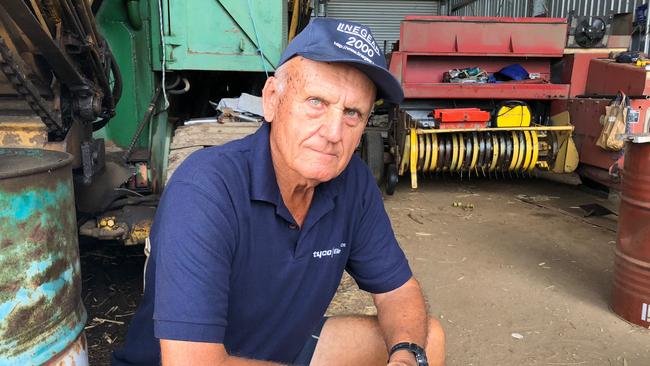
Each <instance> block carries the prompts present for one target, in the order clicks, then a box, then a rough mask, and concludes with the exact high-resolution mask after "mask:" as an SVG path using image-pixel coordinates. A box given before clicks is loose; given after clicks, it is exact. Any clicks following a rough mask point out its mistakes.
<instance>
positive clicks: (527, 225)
mask: <svg viewBox="0 0 650 366" xmlns="http://www.w3.org/2000/svg"><path fill="white" fill-rule="evenodd" d="M458 201H460V202H463V203H471V204H473V205H474V208H473V209H470V210H465V209H462V208H457V207H453V202H458ZM587 203H601V204H604V205H606V204H607V203H608V201H606V200H604V199H602V198H599V197H598V196H596V195H592V194H588V193H586V192H584V191H582V190H579V189H578V188H577V187H572V186H568V185H562V184H558V183H554V182H549V181H546V180H542V179H525V180H473V181H467V180H464V181H460V180H457V179H447V180H440V179H437V180H435V179H429V180H424V179H423V180H421V181H420V187H419V189H418V190H415V191H412V190H411V189H410V186H409V182H406V181H402V182H400V185H399V187H398V190H397V192H396V194H395V195H394V196H388V197H386V200H385V204H386V209H387V211H388V213H389V215H390V216H391V220H392V222H393V226H394V229H395V232H396V235H397V238H398V240H399V241H400V243H401V245H402V247H403V248H404V250H405V252H406V253H407V256H408V257H409V260H410V263H411V265H412V267H413V270H414V272H415V274H416V276H417V278H418V279H419V281H420V282H421V284H422V287H423V289H424V292H425V295H426V296H427V299H428V302H429V304H430V310H431V314H433V315H435V316H437V317H438V318H439V319H440V320H441V322H442V324H443V326H444V328H445V330H446V333H447V342H448V343H447V344H448V347H447V360H448V361H447V365H448V366H454V365H490V366H493V365H500V366H506V365H594V366H596V365H608V366H609V365H625V366H647V365H650V331H648V330H646V329H642V328H641V327H638V326H635V325H631V324H629V323H627V322H626V321H624V320H622V319H620V318H618V317H617V316H616V315H615V314H614V313H612V312H611V311H610V309H609V296H610V291H611V286H612V267H613V260H614V255H613V248H614V246H615V240H616V232H615V231H616V216H613V215H610V216H606V217H600V218H596V219H584V218H582V212H583V211H582V210H581V209H579V208H577V206H578V205H580V204H587Z"/></svg>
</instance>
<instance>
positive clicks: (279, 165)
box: [263, 57, 375, 184]
mask: <svg viewBox="0 0 650 366" xmlns="http://www.w3.org/2000/svg"><path fill="white" fill-rule="evenodd" d="M280 74H281V75H278V77H277V78H270V79H269V80H268V81H267V83H266V85H265V87H264V95H263V98H264V99H263V100H264V115H265V118H266V120H267V121H269V122H271V140H270V143H271V152H272V154H273V155H272V156H273V164H274V166H275V168H276V174H277V175H282V176H284V177H288V178H289V179H291V180H297V181H296V183H297V184H300V183H302V182H304V181H306V183H308V184H318V183H321V182H326V181H329V180H331V179H333V178H335V177H336V176H338V175H339V174H340V173H341V172H342V171H343V170H344V169H345V167H346V166H347V164H348V162H349V161H350V158H351V157H352V154H353V152H354V149H355V148H356V146H357V145H358V144H359V140H360V139H361V135H362V134H363V130H364V128H365V125H366V122H367V120H368V117H369V115H370V112H371V109H372V105H373V102H374V99H375V85H374V84H373V83H372V81H370V79H368V77H367V76H366V75H365V74H363V73H362V72H361V71H359V70H357V69H355V68H354V67H352V66H349V65H345V64H337V63H324V62H316V61H311V60H308V59H305V58H302V57H295V58H293V59H291V60H290V61H288V62H287V63H286V64H285V66H283V70H282V72H281V73H280Z"/></svg>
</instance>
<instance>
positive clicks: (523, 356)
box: [81, 178, 650, 366]
mask: <svg viewBox="0 0 650 366" xmlns="http://www.w3.org/2000/svg"><path fill="white" fill-rule="evenodd" d="M458 201H460V202H463V203H465V204H467V203H471V204H473V205H474V209H471V210H464V209H462V208H457V207H453V206H452V204H453V202H458ZM586 203H601V204H604V205H607V204H608V201H605V200H603V199H602V198H599V197H598V196H595V195H592V194H588V193H585V192H584V191H581V190H579V189H577V188H576V187H571V186H567V185H563V184H558V183H553V182H549V181H545V180H542V179H524V180H487V179H482V180H476V179H473V180H472V181H467V180H466V179H465V180H463V181H460V180H458V179H456V178H453V179H445V180H440V179H437V180H434V179H428V180H427V179H422V180H421V181H420V188H419V189H418V190H416V191H412V190H411V189H410V186H409V182H408V179H405V180H403V181H402V182H400V185H399V187H398V189H397V192H396V193H395V195H394V196H387V197H386V198H385V205H386V209H387V211H388V213H389V215H390V217H391V220H392V223H393V226H394V228H395V232H396V234H397V237H398V239H399V241H400V243H401V245H402V247H403V248H404V250H405V252H406V254H407V256H408V257H409V260H410V263H411V265H412V267H413V270H414V272H415V274H416V276H417V278H418V279H419V280H420V282H421V284H422V286H423V288H424V291H425V295H426V296H427V299H428V302H429V305H430V310H431V314H432V315H434V316H436V317H438V318H439V319H440V320H441V322H442V324H443V326H444V328H445V330H446V333H447V365H448V366H457V365H458V366H460V365H462V366H470V365H472V366H477V365H485V366H511V365H512V366H515V365H516V366H524V365H584V366H592V365H593V366H600V365H607V366H610V365H615V366H619V365H620V366H648V365H650V331H648V330H645V329H642V328H640V327H637V326H635V325H630V324H629V323H627V322H626V321H624V320H621V319H620V318H618V317H617V316H616V315H615V314H613V313H612V312H611V311H610V310H609V294H610V290H611V284H612V266H613V260H614V256H613V248H614V245H615V240H616V217H615V216H607V217H601V218H594V219H584V218H582V215H581V214H582V210H580V209H578V208H577V206H578V205H581V204H586ZM141 249H142V248H141V247H130V248H124V247H121V246H110V245H106V244H105V243H103V242H101V243H86V244H84V245H82V256H81V261H82V274H83V277H84V302H85V304H86V307H87V309H88V311H89V324H88V327H87V330H86V334H87V336H88V344H89V348H90V356H91V360H92V362H91V364H92V365H107V364H108V359H109V354H110V352H111V351H112V349H114V348H115V347H116V346H118V345H119V344H121V343H122V341H123V339H124V335H125V333H126V327H127V326H128V321H129V320H130V315H131V314H132V313H133V311H134V310H135V307H136V304H137V303H138V302H139V299H140V290H141V283H142V282H141V276H142V265H143V263H144V256H143V255H142V254H141ZM355 287H356V286H355V285H354V283H353V281H351V280H350V278H349V277H348V278H346V279H345V280H344V281H343V284H342V286H341V290H342V291H340V292H339V294H338V295H337V297H336V298H335V299H334V301H333V304H332V306H331V307H330V311H329V314H342V313H366V314H371V313H373V312H374V307H373V306H372V302H371V300H370V297H369V295H367V294H365V293H361V292H360V291H358V290H355ZM103 319H109V320H112V321H113V322H106V321H104V320H103ZM513 335H514V336H513ZM515 337H518V338H515ZM519 338H520V339H519Z"/></svg>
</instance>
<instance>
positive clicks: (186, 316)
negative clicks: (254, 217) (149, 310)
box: [152, 180, 237, 343]
mask: <svg viewBox="0 0 650 366" xmlns="http://www.w3.org/2000/svg"><path fill="white" fill-rule="evenodd" d="M221 185H223V183H222V184H221ZM223 188H224V189H223V192H224V193H222V195H225V192H226V189H225V187H223ZM210 191H211V192H212V193H211V194H208V193H207V192H206V190H205V189H203V188H201V187H199V186H198V185H196V184H194V183H193V182H186V181H180V180H172V181H171V182H170V184H169V185H168V186H167V187H166V188H165V192H164V195H163V198H162V199H161V202H160V205H159V207H158V211H157V214H156V218H155V223H154V228H153V229H152V234H153V233H154V232H155V235H152V239H153V243H152V245H153V246H155V248H156V255H155V258H156V280H155V300H154V316H153V318H154V335H155V336H156V337H157V338H162V339H174V340H185V341H195V342H212V343H223V339H224V334H225V329H226V326H227V313H228V292H229V277H230V270H231V268H230V266H231V259H232V255H233V250H234V243H236V237H237V230H236V227H237V226H236V224H235V222H234V221H235V219H234V217H235V216H236V215H235V212H234V208H233V205H232V203H231V202H232V201H231V200H230V199H229V198H228V197H218V196H219V190H218V189H216V190H214V191H215V192H216V193H215V192H213V190H212V189H211V190H210Z"/></svg>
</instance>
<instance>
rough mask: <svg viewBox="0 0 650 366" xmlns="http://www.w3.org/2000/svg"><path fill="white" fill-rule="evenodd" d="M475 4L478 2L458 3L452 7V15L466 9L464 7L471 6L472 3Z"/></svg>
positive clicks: (474, 0)
mask: <svg viewBox="0 0 650 366" xmlns="http://www.w3.org/2000/svg"><path fill="white" fill-rule="evenodd" d="M474 2H476V0H462V1H459V2H458V3H456V5H452V7H451V11H452V13H453V12H455V11H456V10H458V9H461V8H464V7H466V6H467V5H469V4H471V3H474Z"/></svg>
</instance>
